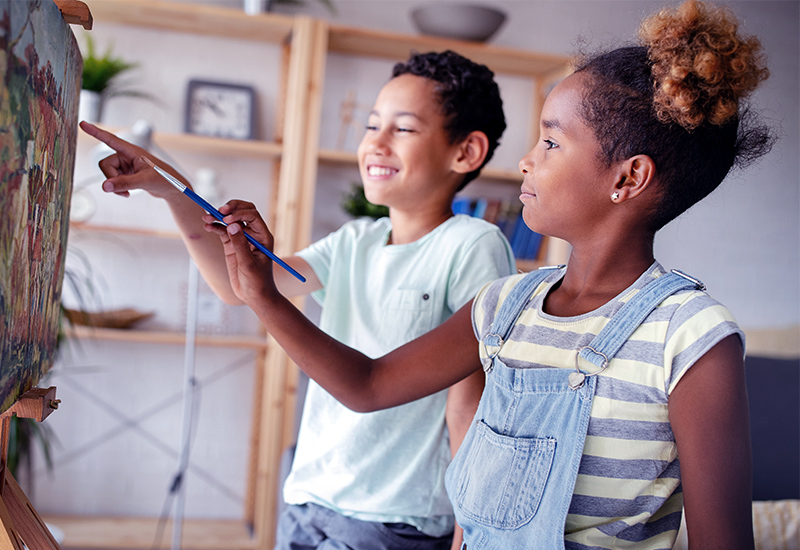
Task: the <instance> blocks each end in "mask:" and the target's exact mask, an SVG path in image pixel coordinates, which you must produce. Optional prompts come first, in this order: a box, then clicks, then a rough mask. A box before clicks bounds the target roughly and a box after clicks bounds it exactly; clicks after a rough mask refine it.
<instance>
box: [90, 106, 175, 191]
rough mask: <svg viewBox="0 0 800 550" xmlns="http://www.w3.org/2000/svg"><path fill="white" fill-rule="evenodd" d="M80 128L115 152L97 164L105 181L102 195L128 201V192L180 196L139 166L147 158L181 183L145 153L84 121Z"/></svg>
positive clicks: (160, 163) (166, 183)
mask: <svg viewBox="0 0 800 550" xmlns="http://www.w3.org/2000/svg"><path fill="white" fill-rule="evenodd" d="M80 126H81V129H82V130H83V131H84V132H86V133H87V134H89V135H90V136H92V137H94V138H96V139H98V140H100V141H102V142H103V143H105V144H106V145H108V146H109V147H111V148H112V149H113V150H114V151H116V152H115V153H114V154H112V155H110V156H108V157H106V158H104V159H103V160H101V161H100V163H99V166H100V170H102V171H103V174H104V175H105V176H106V178H108V179H106V181H104V182H103V191H105V192H107V193H116V194H117V195H121V196H123V197H127V196H128V195H130V191H132V190H134V189H143V190H145V191H147V192H148V193H150V194H151V195H153V196H154V197H158V198H167V197H168V196H170V195H171V194H175V193H177V194H179V193H180V192H179V191H178V190H177V189H175V188H174V187H173V186H172V185H170V184H169V182H167V181H166V180H164V178H162V177H161V176H160V175H158V173H156V171H155V170H153V169H152V168H150V167H149V166H148V165H147V164H145V163H144V162H142V160H141V159H140V157H142V156H145V157H148V158H150V159H152V160H153V162H155V163H156V164H158V165H159V166H161V167H162V168H164V169H165V170H168V171H169V172H170V173H172V174H173V175H174V176H176V177H177V178H178V179H181V180H183V178H181V177H180V175H179V174H176V173H174V171H173V170H171V169H170V167H169V166H167V165H165V164H164V163H163V162H161V161H159V160H158V159H157V158H156V157H154V156H153V155H151V154H150V153H148V152H147V151H146V150H144V149H142V148H141V147H139V146H138V145H134V144H133V143H129V142H127V141H125V140H124V139H121V138H119V137H118V136H116V135H114V134H112V133H111V132H108V131H106V130H103V129H102V128H98V127H97V126H95V125H94V124H90V123H88V122H86V121H83V122H81V123H80Z"/></svg>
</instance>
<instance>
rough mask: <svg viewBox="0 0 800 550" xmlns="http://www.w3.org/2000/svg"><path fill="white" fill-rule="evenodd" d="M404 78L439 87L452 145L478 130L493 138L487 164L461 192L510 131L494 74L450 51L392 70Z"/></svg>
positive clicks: (422, 56)
mask: <svg viewBox="0 0 800 550" xmlns="http://www.w3.org/2000/svg"><path fill="white" fill-rule="evenodd" d="M403 74H412V75H415V76H421V77H423V78H428V79H430V80H433V81H434V82H435V83H436V93H437V94H438V95H439V99H440V105H441V108H442V114H443V115H444V117H445V126H444V127H445V130H446V131H447V134H448V136H449V138H450V143H456V142H458V141H461V140H462V139H464V138H466V137H467V136H468V135H469V133H470V132H474V131H476V130H477V131H480V132H483V133H484V134H486V137H487V138H489V149H488V151H487V152H486V158H485V159H484V161H483V164H481V166H480V167H479V168H478V169H477V170H473V171H472V172H470V173H468V174H467V175H466V176H465V177H464V181H462V182H461V186H460V187H459V188H458V190H459V191H460V190H461V189H463V188H464V186H465V185H467V184H468V183H469V182H470V181H472V180H474V179H475V178H477V177H478V174H480V171H481V169H482V168H483V167H484V166H485V165H486V163H487V162H489V160H490V159H491V158H492V155H494V150H495V149H496V148H497V146H498V144H499V143H500V136H502V135H503V132H504V131H505V129H506V119H505V116H504V114H503V100H502V99H500V89H499V88H498V86H497V83H496V82H495V81H494V73H493V72H492V71H491V70H489V68H488V67H486V66H485V65H480V64H478V63H475V62H474V61H470V60H469V59H467V58H466V57H464V56H462V55H459V54H457V53H455V52H453V51H450V50H447V51H444V52H428V53H414V54H413V55H412V56H411V57H410V58H409V59H408V61H406V62H404V63H397V64H396V65H395V66H394V69H393V70H392V78H395V77H397V76H400V75H403Z"/></svg>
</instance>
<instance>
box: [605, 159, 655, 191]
mask: <svg viewBox="0 0 800 550" xmlns="http://www.w3.org/2000/svg"><path fill="white" fill-rule="evenodd" d="M655 177H656V163H655V162H653V159H651V158H650V157H649V156H647V155H636V156H633V157H631V158H629V159H628V160H626V161H625V162H623V163H622V164H621V165H620V174H619V176H618V177H617V182H616V183H615V184H614V189H613V191H612V193H611V200H613V201H614V202H616V203H620V202H623V201H625V200H628V199H632V198H635V197H638V196H639V195H641V194H642V193H643V192H644V191H645V190H646V189H647V188H648V187H650V186H651V185H653V182H654V181H655Z"/></svg>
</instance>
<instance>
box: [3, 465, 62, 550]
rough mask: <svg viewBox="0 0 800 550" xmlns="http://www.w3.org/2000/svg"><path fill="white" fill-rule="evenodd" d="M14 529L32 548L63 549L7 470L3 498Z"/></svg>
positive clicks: (36, 549) (45, 549)
mask: <svg viewBox="0 0 800 550" xmlns="http://www.w3.org/2000/svg"><path fill="white" fill-rule="evenodd" d="M2 500H3V501H4V502H5V505H6V509H7V510H8V513H9V515H10V517H11V521H12V525H13V526H14V529H16V531H17V532H18V533H19V536H20V537H22V540H24V541H25V545H26V546H27V547H28V548H29V549H30V550H61V546H59V544H58V542H56V539H54V538H53V535H52V534H50V530H49V529H48V528H47V525H45V523H44V521H43V520H42V518H41V517H40V516H39V514H38V513H37V512H36V510H35V509H34V507H33V505H32V504H31V502H30V501H29V500H28V497H26V496H25V493H24V492H23V491H22V489H21V488H20V486H19V485H18V484H17V480H16V479H14V476H12V475H11V472H9V471H7V470H6V475H5V487H3V498H2Z"/></svg>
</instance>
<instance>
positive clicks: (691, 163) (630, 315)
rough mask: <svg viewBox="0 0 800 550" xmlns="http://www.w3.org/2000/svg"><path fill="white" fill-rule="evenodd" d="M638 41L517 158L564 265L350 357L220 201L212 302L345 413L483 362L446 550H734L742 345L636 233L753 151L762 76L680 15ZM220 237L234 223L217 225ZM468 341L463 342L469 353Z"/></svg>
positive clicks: (758, 141) (542, 228) (743, 492)
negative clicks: (242, 312) (263, 338)
mask: <svg viewBox="0 0 800 550" xmlns="http://www.w3.org/2000/svg"><path fill="white" fill-rule="evenodd" d="M640 38H641V45H637V46H632V47H625V48H620V49H616V50H613V51H611V52H608V53H605V54H602V55H599V56H597V57H595V58H593V59H590V60H588V61H586V62H585V63H583V64H582V65H581V66H580V67H579V68H578V70H577V71H576V72H575V73H574V74H572V75H571V76H569V77H568V78H566V79H564V80H563V81H562V82H561V83H559V84H558V86H556V88H555V89H554V90H553V91H552V92H551V93H550V95H549V96H548V98H547V101H546V102H545V105H544V107H543V111H542V117H541V121H540V136H541V140H540V142H539V143H538V144H537V145H536V146H535V148H534V149H533V150H532V151H531V152H530V153H529V154H528V155H527V156H526V157H525V158H523V159H522V161H521V162H520V170H521V171H522V173H523V175H524V181H523V184H522V189H521V195H520V200H521V201H522V203H523V204H524V219H525V221H526V223H527V224H528V225H529V226H530V227H531V229H533V230H534V231H537V232H540V233H544V234H547V235H552V236H555V237H560V238H562V239H565V240H567V241H568V242H569V243H570V244H571V245H572V252H571V255H570V259H569V267H568V268H566V269H549V270H543V271H541V272H534V273H531V274H522V275H515V276H511V277H508V278H505V279H500V280H498V281H495V282H494V283H490V284H489V285H487V286H486V287H484V288H483V289H482V290H481V292H480V293H479V294H478V296H477V297H476V298H475V299H474V301H473V302H472V303H471V304H470V305H468V306H465V307H464V308H462V309H461V310H460V311H459V312H457V313H456V314H455V315H453V317H452V318H451V319H450V320H448V321H447V322H446V323H444V324H443V325H441V326H440V327H438V328H436V329H434V330H433V331H431V332H429V333H428V334H426V335H424V336H422V337H420V338H419V339H417V340H414V341H412V342H410V343H409V344H406V345H405V346H403V347H401V348H399V349H397V350H396V351H394V352H392V353H390V354H388V355H386V356H384V357H382V358H378V359H375V360H372V359H369V358H367V357H365V356H363V355H361V354H359V353H357V352H355V351H353V350H351V349H349V348H347V347H345V346H343V345H342V344H339V343H338V342H336V341H335V340H333V339H331V338H328V337H326V336H325V335H324V334H322V333H320V332H319V331H317V330H316V328H315V327H314V326H313V325H312V324H311V323H310V322H309V321H308V320H306V319H305V318H304V317H303V316H302V314H300V313H299V312H298V311H297V310H296V309H294V308H293V306H292V305H291V303H290V302H289V301H288V300H286V299H284V298H283V297H282V296H281V295H280V294H279V293H278V292H277V290H276V289H275V286H274V284H273V282H272V276H271V264H270V262H269V260H268V258H266V257H265V256H263V255H260V254H258V253H254V252H253V250H252V249H251V247H250V246H249V244H248V243H247V241H246V240H245V239H244V238H243V236H242V233H241V225H240V224H247V226H248V227H249V230H250V231H252V232H253V233H254V236H256V237H257V238H259V239H265V241H266V242H269V243H271V240H270V239H271V236H270V235H269V232H268V230H267V228H266V226H265V225H264V223H263V221H262V220H261V218H260V217H259V216H258V215H257V213H255V211H254V209H253V208H252V206H251V205H247V204H246V203H241V202H238V201H234V202H232V203H229V204H228V205H226V206H224V207H223V210H222V212H223V213H224V214H226V218H225V221H226V222H228V223H230V225H229V226H228V227H227V230H226V229H224V228H222V227H220V226H213V225H212V222H213V219H212V218H210V217H209V218H207V219H206V221H207V223H208V225H207V229H208V230H210V231H215V232H217V234H219V235H220V238H221V239H222V241H223V244H224V245H225V248H226V253H227V254H228V265H229V270H230V277H231V281H232V284H233V286H234V290H235V292H236V293H237V295H238V296H240V298H241V299H242V300H243V301H244V302H245V303H247V304H248V305H250V306H251V307H252V308H253V309H254V311H255V312H256V313H257V314H258V315H259V317H260V318H261V319H262V321H263V322H264V324H265V326H266V327H267V329H268V330H269V331H270V332H271V333H272V334H273V335H274V336H275V338H276V339H277V340H278V342H280V344H281V345H282V346H283V347H284V348H285V349H286V350H287V351H288V352H289V354H290V355H291V356H292V358H293V359H294V360H295V361H296V362H297V364H298V365H299V366H300V367H301V368H303V369H304V370H305V371H306V372H307V373H308V374H309V375H310V376H311V377H312V378H314V379H316V380H317V381H318V382H319V383H320V384H321V385H322V386H323V387H325V388H326V389H327V390H328V391H330V392H331V393H332V394H333V395H334V396H336V397H337V398H338V399H340V400H341V401H342V402H343V403H344V404H345V405H347V406H349V407H351V408H353V409H355V410H363V411H367V410H375V409H380V408H385V407H392V406H395V405H398V404H401V403H406V402H408V401H411V400H413V399H417V398H419V397H422V396H424V395H428V394H430V393H433V392H436V391H438V390H441V389H442V388H446V387H448V386H449V385H451V384H453V383H454V382H456V381H458V380H460V379H462V378H464V377H466V376H468V375H470V374H472V373H473V372H475V371H476V370H477V369H479V368H481V367H483V369H484V370H485V371H486V373H487V381H486V389H485V390H484V393H483V396H482V398H481V404H480V406H479V408H478V412H477V413H476V415H475V418H474V420H473V423H472V425H471V427H470V430H469V432H468V434H467V436H466V438H465V440H464V443H463V445H462V447H461V449H460V450H459V452H458V454H457V456H456V458H455V459H454V461H453V463H452V464H451V466H450V468H449V470H448V474H447V488H448V494H449V497H450V499H451V501H452V502H453V506H454V509H455V511H456V518H457V520H458V522H459V524H460V525H461V526H462V527H463V528H464V540H465V545H466V547H467V548H469V549H470V550H472V549H476V550H477V549H483V548H487V549H488V548H497V549H508V548H514V549H516V548H564V547H567V548H576V549H583V548H620V547H636V548H671V547H672V544H673V542H674V541H675V537H676V534H677V530H678V528H679V526H680V521H681V509H682V508H684V509H685V514H686V518H687V530H688V536H689V545H690V548H727V549H730V548H752V547H753V535H752V519H751V511H750V510H751V509H750V506H751V504H750V501H751V494H750V492H751V489H750V485H751V478H750V469H751V466H750V446H749V445H750V444H749V427H748V411H747V397H746V391H745V382H744V365H743V334H742V332H741V331H740V329H739V328H738V327H737V326H736V324H735V321H734V320H733V318H732V316H731V314H730V313H729V312H728V310H727V309H725V308H724V307H723V306H722V305H720V304H719V303H717V302H716V301H714V300H713V299H712V298H710V297H709V296H708V294H706V293H705V292H704V287H703V286H702V284H701V283H700V282H699V281H697V280H695V279H692V278H691V277H687V276H684V275H675V274H672V273H667V272H665V270H664V269H663V268H662V266H661V265H660V264H659V263H658V262H656V261H655V259H654V256H653V240H654V236H655V233H656V231H658V230H659V229H660V228H661V227H663V226H664V225H665V224H666V223H668V222H669V221H670V220H672V219H674V218H675V217H676V216H678V215H679V214H681V213H682V212H683V211H685V210H686V209H687V208H689V207H690V206H692V205H693V204H695V203H696V202H697V201H699V200H700V199H702V198H703V197H705V196H706V195H707V194H708V193H710V192H711V191H712V190H713V189H714V188H716V187H717V186H718V185H719V184H720V183H721V181H722V180H723V178H724V177H725V175H726V174H727V173H728V171H729V170H730V169H731V168H732V166H734V165H736V164H737V163H739V164H740V163H742V162H744V161H748V160H753V159H755V158H757V157H758V156H760V155H761V154H763V153H765V152H766V151H767V150H768V147H769V145H770V142H771V140H770V135H769V132H768V131H767V130H765V129H763V128H759V127H754V126H753V125H752V124H750V122H749V121H750V118H749V116H748V115H747V111H746V109H745V104H744V101H745V98H746V96H747V95H748V94H749V93H750V92H752V91H753V90H754V89H755V88H756V86H757V85H758V84H759V82H760V81H762V80H763V79H764V78H766V76H767V70H766V68H764V66H763V63H762V59H761V55H760V45H759V42H758V40H757V39H755V38H752V37H750V38H748V37H741V36H739V33H738V32H737V22H736V19H735V18H734V17H733V16H732V15H731V14H730V13H729V12H728V11H726V10H724V9H720V8H716V7H713V6H710V5H706V4H703V3H701V2H697V1H694V0H690V1H688V2H686V3H684V4H682V5H681V6H680V7H679V8H677V9H674V10H664V11H662V12H660V13H658V14H656V15H654V16H652V17H650V18H649V19H647V20H646V21H645V22H644V24H643V26H642V28H641V32H640ZM237 222H238V223H237ZM475 337H477V339H478V342H479V343H478V344H476V342H475V339H474V338H475Z"/></svg>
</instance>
